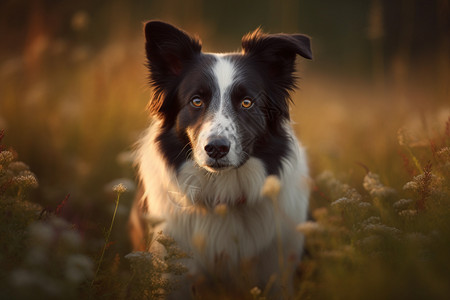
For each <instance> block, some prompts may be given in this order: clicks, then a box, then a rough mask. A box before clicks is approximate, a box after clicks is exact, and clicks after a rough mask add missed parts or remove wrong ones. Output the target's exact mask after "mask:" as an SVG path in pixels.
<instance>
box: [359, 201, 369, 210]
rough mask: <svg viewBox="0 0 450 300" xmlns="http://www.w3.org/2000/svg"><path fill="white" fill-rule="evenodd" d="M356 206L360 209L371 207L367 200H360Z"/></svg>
mask: <svg viewBox="0 0 450 300" xmlns="http://www.w3.org/2000/svg"><path fill="white" fill-rule="evenodd" d="M358 207H359V208H362V209H369V208H371V207H372V204H370V203H369V202H360V203H359V204H358Z"/></svg>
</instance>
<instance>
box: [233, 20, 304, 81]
mask: <svg viewBox="0 0 450 300" xmlns="http://www.w3.org/2000/svg"><path fill="white" fill-rule="evenodd" d="M242 49H243V51H244V54H246V55H248V56H250V57H253V58H254V59H256V60H257V61H258V62H261V63H263V64H265V65H266V67H267V68H266V70H267V71H268V72H269V75H272V76H274V77H275V78H278V77H279V76H282V77H283V75H286V76H291V75H292V73H293V72H294V71H295V64H294V63H295V57H296V55H297V54H298V55H300V56H302V57H304V58H307V59H312V51H311V42H310V38H309V37H308V36H306V35H303V34H284V33H280V34H264V33H262V31H261V30H260V29H256V30H255V31H254V32H252V33H249V34H247V35H245V36H244V37H243V38H242ZM292 84H293V83H292Z"/></svg>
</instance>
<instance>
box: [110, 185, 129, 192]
mask: <svg viewBox="0 0 450 300" xmlns="http://www.w3.org/2000/svg"><path fill="white" fill-rule="evenodd" d="M126 190H127V188H126V187H125V186H124V185H123V184H122V183H119V184H117V185H115V186H113V191H114V192H116V193H118V194H122V193H124V192H125V191H126Z"/></svg>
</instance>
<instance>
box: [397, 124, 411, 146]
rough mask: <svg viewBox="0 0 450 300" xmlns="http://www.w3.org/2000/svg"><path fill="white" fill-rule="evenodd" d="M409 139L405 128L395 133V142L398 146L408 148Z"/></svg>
mask: <svg viewBox="0 0 450 300" xmlns="http://www.w3.org/2000/svg"><path fill="white" fill-rule="evenodd" d="M410 139H411V138H410V136H409V133H408V132H407V131H406V129H405V128H400V129H399V130H398V131H397V140H398V144H399V145H400V146H408V144H409V142H410Z"/></svg>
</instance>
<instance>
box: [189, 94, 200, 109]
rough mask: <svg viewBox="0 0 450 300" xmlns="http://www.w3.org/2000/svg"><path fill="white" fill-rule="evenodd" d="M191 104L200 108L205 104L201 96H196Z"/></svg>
mask: <svg viewBox="0 0 450 300" xmlns="http://www.w3.org/2000/svg"><path fill="white" fill-rule="evenodd" d="M191 105H192V106H193V107H196V108H199V107H202V106H203V101H202V100H201V99H200V98H198V97H195V98H194V99H192V100H191Z"/></svg>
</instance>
